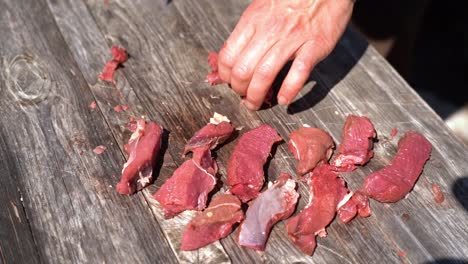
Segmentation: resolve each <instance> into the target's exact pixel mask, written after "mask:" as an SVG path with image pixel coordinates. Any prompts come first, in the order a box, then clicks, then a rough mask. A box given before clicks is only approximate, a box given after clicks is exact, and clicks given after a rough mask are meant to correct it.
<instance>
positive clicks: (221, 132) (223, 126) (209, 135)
mask: <svg viewBox="0 0 468 264" xmlns="http://www.w3.org/2000/svg"><path fill="white" fill-rule="evenodd" d="M220 116H221V115H219V114H217V113H215V116H214V117H213V118H211V119H210V123H209V124H208V125H206V126H204V127H203V128H202V129H200V130H199V131H197V132H196V133H195V135H193V137H192V138H191V139H190V140H189V141H188V142H187V144H186V145H185V149H184V153H183V155H182V156H183V157H184V156H185V155H186V154H187V153H188V152H189V151H193V150H194V149H195V148H200V147H208V148H209V149H214V148H216V146H217V145H218V144H222V143H223V142H224V141H225V140H226V139H228V138H229V137H230V136H231V134H232V132H233V131H234V127H233V126H232V125H231V124H230V123H229V119H227V118H226V117H225V116H222V117H224V118H221V117H220ZM226 120H227V121H226ZM220 121H221V122H220Z"/></svg>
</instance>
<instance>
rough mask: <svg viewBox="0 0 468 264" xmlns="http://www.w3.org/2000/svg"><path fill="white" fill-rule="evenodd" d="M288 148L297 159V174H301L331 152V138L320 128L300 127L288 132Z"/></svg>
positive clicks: (324, 159)
mask: <svg viewBox="0 0 468 264" xmlns="http://www.w3.org/2000/svg"><path fill="white" fill-rule="evenodd" d="M289 138H290V140H289V143H288V146H289V150H290V151H291V153H292V154H293V155H294V157H295V158H296V159H297V160H299V162H298V163H297V174H298V175H299V176H303V175H305V174H306V173H309V172H311V171H312V170H313V169H314V168H315V167H316V166H317V165H320V164H322V163H327V162H328V159H330V156H331V155H332V154H333V147H334V146H335V144H334V143H333V139H332V138H331V137H330V135H329V134H328V133H327V132H325V131H323V130H322V129H320V128H315V127H301V128H299V129H298V130H295V131H293V132H292V133H290V134H289Z"/></svg>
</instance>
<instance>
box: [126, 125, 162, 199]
mask: <svg viewBox="0 0 468 264" xmlns="http://www.w3.org/2000/svg"><path fill="white" fill-rule="evenodd" d="M162 133H163V128H162V127H161V126H160V125H159V124H157V123H155V122H151V121H149V122H145V120H143V119H140V120H138V121H137V128H136V130H135V132H133V134H132V135H131V136H130V139H129V140H128V143H127V144H126V145H125V146H124V149H125V151H126V152H127V154H128V155H129V157H128V160H127V162H126V163H125V164H124V166H123V169H122V178H121V180H120V182H119V183H118V184H117V191H118V192H119V193H120V194H133V193H135V192H136V191H139V190H141V189H143V188H144V187H146V186H147V185H149V184H150V183H151V182H152V181H153V166H154V162H155V158H156V156H157V154H158V153H159V150H160V148H161V140H162Z"/></svg>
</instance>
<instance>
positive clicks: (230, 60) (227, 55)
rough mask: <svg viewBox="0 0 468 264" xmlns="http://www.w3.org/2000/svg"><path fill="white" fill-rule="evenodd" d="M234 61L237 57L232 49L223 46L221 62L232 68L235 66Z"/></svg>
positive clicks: (220, 55) (220, 56) (220, 54)
mask: <svg viewBox="0 0 468 264" xmlns="http://www.w3.org/2000/svg"><path fill="white" fill-rule="evenodd" d="M234 61H235V58H234V56H233V54H232V51H230V50H229V49H228V48H227V47H225V48H223V49H222V50H221V51H220V52H219V62H220V63H222V64H223V65H226V66H227V67H230V68H232V66H234Z"/></svg>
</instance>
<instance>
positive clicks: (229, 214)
mask: <svg viewBox="0 0 468 264" xmlns="http://www.w3.org/2000/svg"><path fill="white" fill-rule="evenodd" d="M243 219H244V213H243V212H242V210H241V202H240V200H239V198H237V197H236V196H234V195H232V194H219V195H217V196H215V197H214V198H213V201H212V202H211V203H210V205H209V206H208V208H206V209H205V210H204V211H203V212H202V213H200V214H199V215H197V216H195V217H194V218H193V219H192V220H191V221H190V223H188V225H187V227H186V228H185V231H184V234H183V235H182V242H181V246H180V249H181V250H195V249H199V248H201V247H204V246H206V245H208V244H210V243H213V242H215V241H217V240H219V239H221V238H224V237H226V236H228V235H229V234H231V232H232V227H233V225H234V224H236V223H240V222H241V221H242V220H243Z"/></svg>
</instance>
